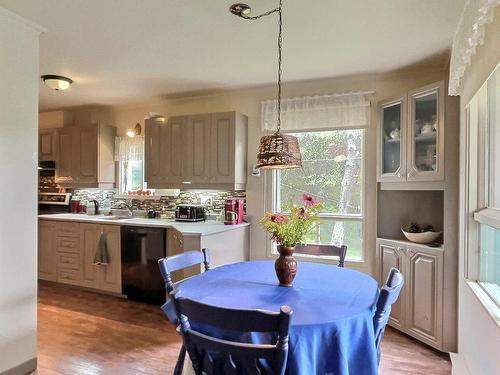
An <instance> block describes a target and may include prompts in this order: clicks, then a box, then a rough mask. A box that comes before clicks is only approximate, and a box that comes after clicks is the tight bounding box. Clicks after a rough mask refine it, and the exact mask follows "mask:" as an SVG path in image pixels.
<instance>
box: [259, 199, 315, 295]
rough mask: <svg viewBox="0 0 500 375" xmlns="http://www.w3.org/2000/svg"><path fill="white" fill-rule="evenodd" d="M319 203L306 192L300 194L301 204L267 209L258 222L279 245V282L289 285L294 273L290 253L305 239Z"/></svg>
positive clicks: (293, 260)
mask: <svg viewBox="0 0 500 375" xmlns="http://www.w3.org/2000/svg"><path fill="white" fill-rule="evenodd" d="M321 207H322V205H321V203H319V202H318V201H317V200H316V199H315V198H314V197H312V196H311V195H308V194H302V205H301V206H296V205H294V204H293V203H292V202H290V203H289V204H287V205H285V206H284V207H283V212H284V213H271V212H266V214H265V215H264V217H263V218H262V219H261V221H260V223H261V225H262V228H264V230H266V231H267V232H268V233H269V234H270V235H271V240H272V241H274V242H276V244H277V245H278V252H279V254H280V256H279V257H278V259H276V262H275V264H274V267H275V270H276V276H277V277H278V280H279V282H280V286H292V282H293V279H294V278H295V275H296V274H297V261H296V260H295V258H294V257H293V252H294V251H295V246H296V245H297V244H298V243H301V242H303V241H304V240H305V237H306V236H307V234H309V233H310V232H311V231H312V230H313V229H314V227H315V225H316V222H317V221H318V220H319V216H318V213H319V211H320V210H321Z"/></svg>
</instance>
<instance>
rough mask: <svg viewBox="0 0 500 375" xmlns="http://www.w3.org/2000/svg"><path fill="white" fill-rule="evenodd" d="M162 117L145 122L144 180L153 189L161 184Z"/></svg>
mask: <svg viewBox="0 0 500 375" xmlns="http://www.w3.org/2000/svg"><path fill="white" fill-rule="evenodd" d="M164 120H165V119H164V118H163V117H154V118H150V119H147V120H146V125H145V127H146V137H145V145H144V159H145V160H144V168H145V170H144V178H145V180H146V182H147V183H148V187H151V188H152V187H155V186H158V184H161V183H163V169H162V164H163V160H162V157H163V155H162V154H161V150H162V137H161V133H162V126H163V123H164Z"/></svg>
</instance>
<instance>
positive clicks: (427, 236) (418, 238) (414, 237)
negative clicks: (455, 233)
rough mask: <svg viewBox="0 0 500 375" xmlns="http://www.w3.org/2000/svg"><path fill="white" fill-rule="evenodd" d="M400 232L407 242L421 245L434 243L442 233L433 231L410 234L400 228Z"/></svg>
mask: <svg viewBox="0 0 500 375" xmlns="http://www.w3.org/2000/svg"><path fill="white" fill-rule="evenodd" d="M401 232H403V234H404V236H405V237H406V238H407V239H408V241H411V242H415V243H421V244H428V243H433V242H436V240H437V239H438V238H439V236H440V235H441V234H442V233H443V232H433V231H426V232H417V233H411V232H408V231H406V230H405V228H404V227H403V228H401Z"/></svg>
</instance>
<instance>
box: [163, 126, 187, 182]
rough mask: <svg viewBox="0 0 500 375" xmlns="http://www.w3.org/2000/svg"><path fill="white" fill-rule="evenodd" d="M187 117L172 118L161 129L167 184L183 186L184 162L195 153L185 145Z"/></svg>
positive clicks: (164, 177) (164, 179)
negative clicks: (189, 155)
mask: <svg viewBox="0 0 500 375" xmlns="http://www.w3.org/2000/svg"><path fill="white" fill-rule="evenodd" d="M186 125H187V116H178V117H171V118H169V119H168V122H167V123H166V124H165V125H163V126H162V127H161V134H160V137H161V151H160V154H161V155H162V165H163V171H162V172H163V181H164V183H165V184H181V183H182V182H183V181H185V180H184V177H183V168H182V164H183V160H184V158H185V157H186V155H188V154H191V153H192V152H193V150H192V149H188V148H187V147H186V145H185V141H186V137H185V132H186Z"/></svg>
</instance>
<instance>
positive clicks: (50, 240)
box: [38, 220, 57, 281]
mask: <svg viewBox="0 0 500 375" xmlns="http://www.w3.org/2000/svg"><path fill="white" fill-rule="evenodd" d="M55 231H56V223H54V222H51V221H43V220H41V221H39V223H38V278H39V279H42V280H48V281H56V279H57V274H56V250H55V249H56V246H55Z"/></svg>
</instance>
